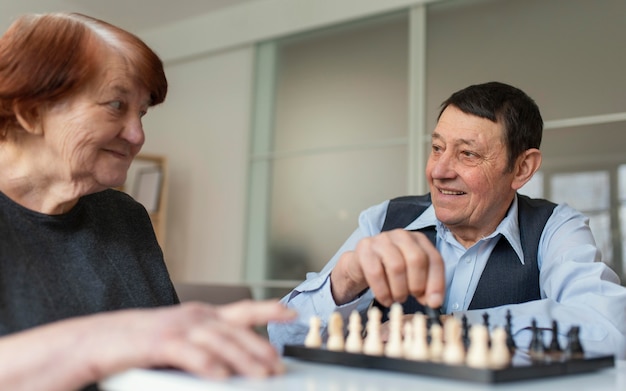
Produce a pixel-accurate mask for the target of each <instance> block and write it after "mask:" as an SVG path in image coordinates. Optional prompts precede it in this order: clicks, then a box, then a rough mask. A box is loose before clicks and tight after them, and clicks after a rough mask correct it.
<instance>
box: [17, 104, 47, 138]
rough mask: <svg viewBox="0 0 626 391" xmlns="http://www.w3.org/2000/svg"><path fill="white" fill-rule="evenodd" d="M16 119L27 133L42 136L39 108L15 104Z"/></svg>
mask: <svg viewBox="0 0 626 391" xmlns="http://www.w3.org/2000/svg"><path fill="white" fill-rule="evenodd" d="M13 112H14V113H15V118H17V122H18V123H19V124H20V126H21V127H22V128H24V130H25V131H27V132H28V133H31V134H42V133H43V129H42V125H41V111H40V110H39V108H38V107H27V106H24V105H22V104H20V103H14V104H13Z"/></svg>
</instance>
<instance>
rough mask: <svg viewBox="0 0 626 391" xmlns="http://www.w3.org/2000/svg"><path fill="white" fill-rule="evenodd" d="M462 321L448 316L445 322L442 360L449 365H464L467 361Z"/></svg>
mask: <svg viewBox="0 0 626 391" xmlns="http://www.w3.org/2000/svg"><path fill="white" fill-rule="evenodd" d="M462 332H463V331H462V327H461V322H460V321H459V320H458V319H457V318H453V317H448V318H447V319H446V321H445V323H444V324H443V339H444V341H445V345H444V347H443V355H442V357H441V359H442V361H443V362H444V363H446V364H449V365H462V364H463V363H464V362H465V347H464V346H463V338H462Z"/></svg>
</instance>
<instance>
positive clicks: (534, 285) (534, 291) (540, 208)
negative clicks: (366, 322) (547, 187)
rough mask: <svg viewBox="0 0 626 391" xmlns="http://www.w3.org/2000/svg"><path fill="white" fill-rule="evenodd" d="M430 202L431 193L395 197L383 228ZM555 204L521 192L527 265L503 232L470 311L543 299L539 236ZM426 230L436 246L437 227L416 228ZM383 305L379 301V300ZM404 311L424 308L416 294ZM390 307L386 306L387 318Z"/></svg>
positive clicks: (400, 224)
mask: <svg viewBox="0 0 626 391" xmlns="http://www.w3.org/2000/svg"><path fill="white" fill-rule="evenodd" d="M430 205H431V200H430V194H426V195H422V196H405V197H398V198H394V199H392V200H391V201H390V202H389V206H388V208H387V215H386V217H385V222H384V224H383V228H382V230H381V231H389V230H392V229H396V228H404V227H406V226H407V225H409V224H410V223H411V222H413V220H415V219H416V218H417V217H419V216H420V215H421V214H422V213H423V212H424V211H425V210H426V209H427V208H428V207H429V206H430ZM555 207H556V204H554V203H552V202H549V201H546V200H543V199H532V198H529V197H527V196H524V195H521V194H518V220H519V230H520V240H521V244H522V248H523V249H524V264H522V263H521V262H520V259H519V257H518V256H517V253H515V251H514V250H513V247H512V246H511V245H510V244H509V241H508V240H506V238H505V237H504V236H502V235H500V237H499V238H498V242H497V244H496V246H495V248H494V249H493V251H492V252H491V255H490V256H489V259H488V260H487V264H486V265H485V270H484V271H483V274H482V275H481V277H480V280H479V281H478V286H477V287H476V292H475V293H474V297H473V298H472V301H471V303H470V305H469V309H470V310H476V309H483V308H492V307H497V306H501V305H505V304H517V303H524V302H527V301H532V300H538V299H540V298H541V294H540V292H539V267H538V264H537V251H538V249H539V239H540V238H541V233H542V232H543V229H544V227H545V225H546V222H547V221H548V219H549V218H550V216H551V215H552V211H553V210H554V208H555ZM416 231H419V232H422V233H424V234H425V235H426V236H427V237H428V238H429V239H430V241H431V242H432V243H433V244H435V245H436V242H437V239H436V234H437V232H436V230H435V226H434V225H433V226H429V227H424V228H422V229H419V230H416ZM376 305H378V306H380V304H378V303H376ZM403 307H404V312H405V313H414V312H416V311H423V307H422V305H421V304H419V303H418V302H417V300H415V298H414V297H412V296H411V297H409V298H408V299H407V301H406V302H404V303H403ZM387 311H388V309H385V308H383V312H384V317H385V318H386V315H387Z"/></svg>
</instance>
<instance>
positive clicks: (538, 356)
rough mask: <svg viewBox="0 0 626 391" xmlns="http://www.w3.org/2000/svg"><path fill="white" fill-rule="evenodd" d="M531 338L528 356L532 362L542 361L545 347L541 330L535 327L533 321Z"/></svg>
mask: <svg viewBox="0 0 626 391" xmlns="http://www.w3.org/2000/svg"><path fill="white" fill-rule="evenodd" d="M531 331H532V337H531V340H530V345H529V346H528V354H529V355H530V358H531V359H532V360H533V361H543V360H544V359H545V358H546V347H545V345H544V344H543V330H541V329H540V328H539V327H537V321H536V320H535V319H533V320H532V322H531Z"/></svg>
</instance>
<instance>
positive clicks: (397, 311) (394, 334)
mask: <svg viewBox="0 0 626 391" xmlns="http://www.w3.org/2000/svg"><path fill="white" fill-rule="evenodd" d="M403 317H404V310H403V309H402V304H400V303H393V304H392V305H391V307H390V308H389V339H388V340H387V344H386V345H385V356H387V357H394V358H402V357H403V356H404V349H403V347H402V323H403V319H402V318H403Z"/></svg>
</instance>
